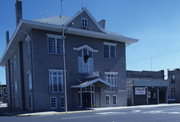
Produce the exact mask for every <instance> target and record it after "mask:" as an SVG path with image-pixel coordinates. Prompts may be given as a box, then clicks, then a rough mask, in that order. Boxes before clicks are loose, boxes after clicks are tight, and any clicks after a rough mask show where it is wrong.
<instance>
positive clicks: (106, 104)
mask: <svg viewBox="0 0 180 122" xmlns="http://www.w3.org/2000/svg"><path fill="white" fill-rule="evenodd" d="M106 97H109V104H107V103H106V105H110V103H111V99H110V95H106ZM106 101H107V100H106Z"/></svg>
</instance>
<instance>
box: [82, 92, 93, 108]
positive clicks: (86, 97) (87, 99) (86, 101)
mask: <svg viewBox="0 0 180 122" xmlns="http://www.w3.org/2000/svg"><path fill="white" fill-rule="evenodd" d="M82 107H83V108H89V107H91V93H82Z"/></svg>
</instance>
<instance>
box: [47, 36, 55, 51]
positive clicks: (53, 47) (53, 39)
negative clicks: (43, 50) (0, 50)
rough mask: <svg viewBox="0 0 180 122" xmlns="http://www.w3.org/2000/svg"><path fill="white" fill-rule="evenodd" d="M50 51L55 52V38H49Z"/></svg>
mask: <svg viewBox="0 0 180 122" xmlns="http://www.w3.org/2000/svg"><path fill="white" fill-rule="evenodd" d="M48 48H49V53H53V54H54V53H55V38H48Z"/></svg>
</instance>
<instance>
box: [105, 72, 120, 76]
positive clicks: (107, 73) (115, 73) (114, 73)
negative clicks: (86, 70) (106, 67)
mask: <svg viewBox="0 0 180 122" xmlns="http://www.w3.org/2000/svg"><path fill="white" fill-rule="evenodd" d="M104 74H105V75H118V74H119V73H118V72H104Z"/></svg>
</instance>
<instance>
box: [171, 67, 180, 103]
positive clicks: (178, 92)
mask: <svg viewBox="0 0 180 122" xmlns="http://www.w3.org/2000/svg"><path fill="white" fill-rule="evenodd" d="M168 80H169V81H170V85H169V102H178V103H179V102H180V88H179V86H180V69H178V68H177V69H174V70H168Z"/></svg>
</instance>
